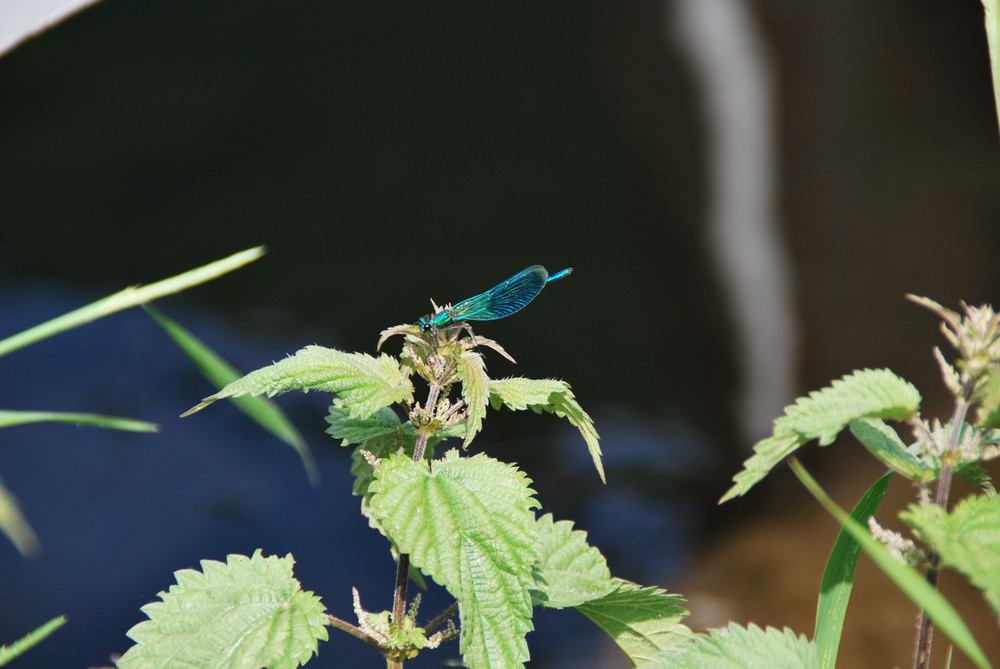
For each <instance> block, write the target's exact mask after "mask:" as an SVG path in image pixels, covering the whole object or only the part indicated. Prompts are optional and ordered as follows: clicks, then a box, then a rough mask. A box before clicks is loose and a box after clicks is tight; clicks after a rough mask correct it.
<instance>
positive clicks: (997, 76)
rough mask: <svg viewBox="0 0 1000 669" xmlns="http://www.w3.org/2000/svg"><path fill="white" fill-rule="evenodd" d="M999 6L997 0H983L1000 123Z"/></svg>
mask: <svg viewBox="0 0 1000 669" xmlns="http://www.w3.org/2000/svg"><path fill="white" fill-rule="evenodd" d="M997 4H998V3H997V0H983V10H985V13H986V41H987V46H988V47H989V50H990V70H992V72H993V99H994V101H995V102H996V108H997V120H998V121H1000V53H998V52H1000V12H998V11H997Z"/></svg>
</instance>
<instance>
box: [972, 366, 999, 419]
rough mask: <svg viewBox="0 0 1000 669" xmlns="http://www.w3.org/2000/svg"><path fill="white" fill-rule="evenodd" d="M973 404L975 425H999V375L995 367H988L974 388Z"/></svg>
mask: <svg viewBox="0 0 1000 669" xmlns="http://www.w3.org/2000/svg"><path fill="white" fill-rule="evenodd" d="M975 405H976V427H980V428H983V429H989V428H995V427H997V426H1000V376H998V374H997V370H996V369H995V368H991V369H990V372H989V373H988V374H986V375H985V376H984V377H983V379H982V381H981V382H980V384H979V386H978V387H977V388H976V394H975Z"/></svg>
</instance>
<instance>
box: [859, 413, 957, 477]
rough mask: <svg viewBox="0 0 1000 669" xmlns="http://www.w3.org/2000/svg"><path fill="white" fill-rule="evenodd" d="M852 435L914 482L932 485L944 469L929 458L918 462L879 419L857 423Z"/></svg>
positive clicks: (891, 430) (887, 464)
mask: <svg viewBox="0 0 1000 669" xmlns="http://www.w3.org/2000/svg"><path fill="white" fill-rule="evenodd" d="M851 434H853V435H854V436H855V437H856V438H857V440H858V441H860V442H861V443H862V444H864V447H865V448H867V449H868V451H869V452H870V453H871V454H872V455H874V456H875V457H876V458H878V459H879V460H880V461H881V462H882V463H883V464H884V465H886V466H887V467H889V468H890V469H892V470H893V471H894V472H896V473H897V474H900V475H901V476H905V477H906V478H908V479H910V480H911V481H917V482H920V481H931V480H933V479H934V478H935V476H936V474H937V472H938V471H939V469H940V468H938V467H934V465H933V463H931V462H930V461H929V460H928V459H927V458H924V459H918V458H917V456H916V455H914V454H913V453H912V452H911V451H910V450H909V449H908V448H907V447H906V444H904V443H903V440H902V439H900V438H899V435H898V434H896V431H895V430H893V429H892V428H891V427H889V426H888V425H886V424H885V422H883V421H881V420H879V419H877V418H865V419H862V420H856V421H854V422H853V423H851Z"/></svg>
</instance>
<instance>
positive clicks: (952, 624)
mask: <svg viewBox="0 0 1000 669" xmlns="http://www.w3.org/2000/svg"><path fill="white" fill-rule="evenodd" d="M791 467H792V471H793V472H794V473H795V475H796V476H797V477H798V478H799V480H800V481H801V482H802V484H803V485H804V486H805V487H806V489H807V490H808V491H809V492H810V493H811V494H812V495H813V496H814V497H815V498H816V500H817V501H819V503H820V504H822V505H823V508H825V509H826V510H827V511H828V512H829V513H830V515H832V516H833V517H834V518H836V519H837V520H838V521H839V522H840V524H841V525H843V528H844V529H845V530H847V531H848V532H849V533H850V534H851V536H852V537H854V540H855V541H857V542H858V543H859V544H861V548H862V550H864V551H865V553H866V554H867V555H868V557H870V558H871V559H872V561H873V562H874V563H875V564H876V566H878V568H879V569H881V570H882V572H883V573H884V574H885V575H886V576H888V577H889V578H890V579H891V580H892V581H893V582H894V583H895V584H896V587H898V588H899V589H900V591H901V592H902V593H903V594H905V595H906V596H907V597H909V598H910V600H911V601H912V602H913V603H914V604H916V605H917V606H918V607H920V609H921V610H923V611H927V613H928V614H929V615H930V616H932V617H933V619H934V622H935V624H936V625H937V626H938V627H939V628H940V629H941V631H943V632H944V633H945V634H947V635H948V637H949V638H950V639H951V641H952V642H953V643H954V644H955V646H956V647H957V648H959V649H960V650H961V651H962V652H964V653H965V654H966V655H968V656H969V659H971V660H972V661H973V662H974V663H975V664H976V666H977V667H989V666H990V664H989V661H988V660H987V659H986V656H985V655H984V654H983V651H982V649H981V648H980V647H979V644H978V643H976V639H975V638H974V637H973V636H972V632H970V631H969V628H968V626H967V625H966V624H965V621H963V620H962V618H961V616H960V615H959V614H958V612H957V611H955V608H954V607H953V606H952V605H951V604H949V603H948V600H946V599H945V598H944V597H943V596H942V595H941V593H940V592H938V591H937V590H936V589H934V587H933V586H932V585H931V584H930V583H928V582H927V579H926V578H924V576H923V575H922V574H921V573H920V572H919V571H917V570H916V569H914V568H913V567H911V566H909V565H907V564H904V563H903V562H900V561H899V560H897V559H896V557H895V556H893V554H892V553H890V551H889V549H888V548H886V547H885V546H884V545H882V544H881V543H879V542H878V541H876V540H875V539H873V538H872V537H871V535H870V534H869V532H868V530H867V528H865V527H863V526H862V525H861V524H860V523H858V522H857V521H856V520H854V519H853V518H851V517H850V516H848V514H847V513H846V512H845V511H844V510H843V509H841V508H840V507H839V506H837V504H836V503H834V501H833V500H832V499H830V497H829V496H828V495H827V494H826V493H825V492H824V491H823V489H822V488H821V487H820V486H819V484H818V483H816V481H815V480H814V479H813V478H812V477H811V476H809V473H808V472H807V471H806V470H805V468H804V467H803V466H802V465H801V464H800V463H799V462H798V461H797V460H795V459H793V460H792V461H791Z"/></svg>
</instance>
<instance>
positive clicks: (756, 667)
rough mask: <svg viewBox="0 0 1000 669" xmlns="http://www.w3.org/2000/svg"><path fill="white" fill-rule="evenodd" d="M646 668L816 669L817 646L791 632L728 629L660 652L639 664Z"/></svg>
mask: <svg viewBox="0 0 1000 669" xmlns="http://www.w3.org/2000/svg"><path fill="white" fill-rule="evenodd" d="M642 666H643V667H648V668H649V669H818V668H819V666H820V664H819V656H818V654H817V652H816V646H815V645H813V644H812V643H811V642H810V641H809V640H808V639H806V638H805V637H804V636H798V635H797V634H795V633H794V632H793V631H792V630H790V629H787V628H786V629H784V630H780V631H779V630H776V629H774V628H773V627H769V628H767V629H764V630H762V629H761V628H759V627H757V626H756V625H753V624H751V625H750V626H749V627H741V626H739V625H737V624H735V623H730V624H729V626H728V627H723V628H721V629H717V630H712V631H711V633H709V634H699V635H697V636H695V637H693V638H692V639H691V640H690V641H688V642H686V643H684V644H682V645H680V646H679V647H678V648H677V649H676V650H675V651H671V652H666V653H660V654H659V655H657V656H656V660H655V661H654V662H651V663H649V664H644V665H642Z"/></svg>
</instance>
